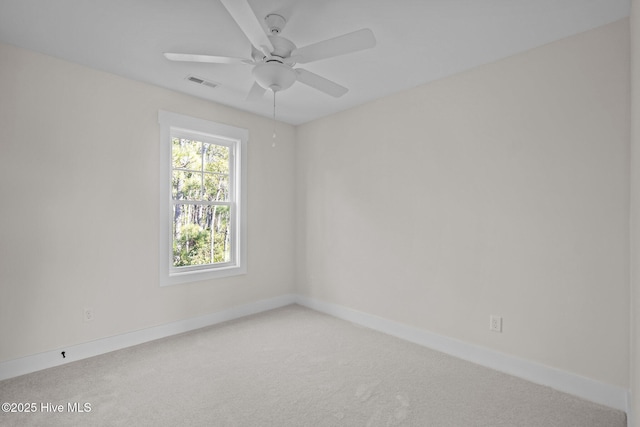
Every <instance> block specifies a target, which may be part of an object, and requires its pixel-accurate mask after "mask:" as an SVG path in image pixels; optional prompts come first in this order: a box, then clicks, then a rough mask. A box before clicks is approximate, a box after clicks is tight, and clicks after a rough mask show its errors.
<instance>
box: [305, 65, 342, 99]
mask: <svg viewBox="0 0 640 427" xmlns="http://www.w3.org/2000/svg"><path fill="white" fill-rule="evenodd" d="M295 71H296V74H297V75H298V81H299V82H300V83H304V84H306V85H307V86H311V87H312V88H314V89H318V90H319V91H320V92H324V93H326V94H328V95H331V96H333V97H335V98H339V97H341V96H342V95H344V94H345V93H347V92H348V91H349V89H347V88H346V87H344V86H340V85H339V84H338V83H334V82H332V81H331V80H327V79H325V78H324V77H321V76H319V75H317V74H315V73H312V72H311V71H307V70H303V69H302V68H296V69H295Z"/></svg>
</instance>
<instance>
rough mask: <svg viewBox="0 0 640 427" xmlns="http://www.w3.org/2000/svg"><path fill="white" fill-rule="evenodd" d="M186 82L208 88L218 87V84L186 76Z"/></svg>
mask: <svg viewBox="0 0 640 427" xmlns="http://www.w3.org/2000/svg"><path fill="white" fill-rule="evenodd" d="M187 80H189V81H190V82H192V83H197V84H199V85H204V86H209V87H211V88H216V87H218V86H220V84H219V83H215V82H212V81H210V80H205V79H203V78H201V77H196V76H188V77H187Z"/></svg>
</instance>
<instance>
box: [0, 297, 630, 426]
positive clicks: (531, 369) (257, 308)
mask: <svg viewBox="0 0 640 427" xmlns="http://www.w3.org/2000/svg"><path fill="white" fill-rule="evenodd" d="M294 303H297V304H300V305H302V306H305V307H308V308H311V309H313V310H316V311H320V312H323V313H326V314H330V315H332V316H335V317H338V318H341V319H344V320H347V321H350V322H353V323H356V324H359V325H362V326H365V327H368V328H370V329H374V330H377V331H380V332H383V333H386V334H389V335H393V336H396V337H398V338H402V339H404V340H407V341H410V342H414V343H416V344H419V345H422V346H425V347H428V348H431V349H434V350H438V351H441V352H443V353H446V354H450V355H452V356H455V357H458V358H460V359H464V360H467V361H470V362H473V363H477V364H478V365H482V366H486V367H488V368H491V369H495V370H497V371H500V372H504V373H507V374H510V375H513V376H516V377H519V378H523V379H525V380H528V381H531V382H534V383H537V384H541V385H545V386H548V387H551V388H554V389H556V390H559V391H563V392H565V393H569V394H573V395H574V396H578V397H581V398H583V399H587V400H590V401H592V402H596V403H599V404H601V405H605V406H608V407H611V408H615V409H619V410H622V411H625V412H626V413H627V414H629V402H630V399H629V398H630V393H629V390H626V389H624V388H621V387H617V386H613V385H610V384H605V383H602V382H599V381H595V380H592V379H589V378H585V377H582V376H580V375H576V374H572V373H569V372H565V371H562V370H559V369H556V368H552V367H549V366H545V365H541V364H538V363H535V362H531V361H527V360H523V359H519V358H517V357H514V356H509V355H507V354H504V353H500V352H497V351H494V350H490V349H487V348H484V347H480V346H476V345H473V344H469V343H465V342H462V341H458V340H455V339H453V338H448V337H445V336H441V335H437V334H434V333H431V332H428V331H425V330H422V329H418V328H414V327H411V326H408V325H404V324H401V323H397V322H393V321H391V320H387V319H384V318H381V317H378V316H373V315H371V314H367V313H363V312H360V311H356V310H353V309H350V308H347V307H343V306H339V305H335V304H331V303H327V302H323V301H319V300H316V299H312V298H308V297H304V296H300V295H293V294H289V295H283V296H280V297H275V298H271V299H267V300H261V301H257V302H253V303H249V304H245V305H241V306H238V307H232V308H229V309H226V310H223V311H220V312H216V313H212V314H208V315H205V316H200V317H196V318H191V319H185V320H180V321H176V322H172V323H167V324H165V325H160V326H155V327H152V328H147V329H142V330H139V331H134V332H129V333H126V334H122V335H117V336H113V337H108V338H102V339H99V340H95V341H90V342H87V343H82V344H77V345H73V346H70V347H64V348H59V349H57V350H52V351H47V352H44V353H39V354H34V355H30V356H25V357H22V358H19V359H14V360H9V361H5V362H0V380H3V379H7V378H12V377H16V376H19V375H24V374H28V373H31V372H35V371H39V370H41V369H46V368H51V367H54V366H58V365H63V364H65V363H69V362H73V361H76V360H81V359H85V358H88V357H93V356H97V355H100V354H104V353H108V352H110V351H115V350H120V349H122V348H126V347H130V346H134V345H137V344H142V343H145V342H148V341H153V340H156V339H160V338H164V337H168V336H171V335H175V334H180V333H183V332H188V331H191V330H194V329H198V328H202V327H205V326H210V325H215V324H218V323H222V322H226V321H228V320H233V319H238V318H241V317H244V316H249V315H251V314H256V313H261V312H263V311H268V310H272V309H275V308H279V307H284V306H286V305H289V304H294ZM62 351H64V352H65V355H66V358H64V359H63V358H62V356H61V354H60V353H61V352H62ZM628 418H630V417H628Z"/></svg>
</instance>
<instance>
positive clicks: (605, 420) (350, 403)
mask: <svg viewBox="0 0 640 427" xmlns="http://www.w3.org/2000/svg"><path fill="white" fill-rule="evenodd" d="M0 402H16V403H18V402H20V403H23V404H24V403H31V402H33V403H35V404H36V406H37V407H36V409H37V410H36V412H35V413H0V425H3V426H5V425H9V426H44V425H46V426H56V425H65V426H66V425H78V426H92V425H97V426H118V425H122V426H125V425H126V426H278V427H283V426H314V427H315V426H452V427H464V426H491V427H496V426H510V427H512V426H519V427H527V426H545V427H550V426H562V427H567V426H576V427H578V426H579V427H590V426H606V427H624V426H626V417H625V414H624V413H623V412H620V411H617V410H614V409H610V408H607V407H604V406H600V405H597V404H595V403H591V402H587V401H584V400H581V399H579V398H577V397H573V396H570V395H567V394H564V393H561V392H558V391H555V390H552V389H550V388H547V387H542V386H538V385H535V384H532V383H529V382H527V381H524V380H520V379H517V378H514V377H511V376H508V375H505V374H502V373H499V372H495V371H492V370H490V369H486V368H483V367H480V366H477V365H474V364H472V363H468V362H465V361H462V360H459V359H456V358H453V357H450V356H447V355H444V354H442V353H438V352H435V351H432V350H429V349H426V348H424V347H420V346H418V345H415V344H412V343H408V342H405V341H402V340H400V339H397V338H394V337H390V336H387V335H384V334H381V333H379V332H375V331H372V330H369V329H365V328H362V327H359V326H356V325H353V324H351V323H348V322H345V321H343V320H340V319H336V318H333V317H330V316H327V315H324V314H320V313H317V312H315V311H312V310H309V309H307V308H303V307H300V306H296V305H292V306H288V307H284V308H281V309H277V310H273V311H270V312H266V313H262V314H258V315H254V316H250V317H246V318H243V319H239V320H235V321H232V322H227V323H224V324H220V325H216V326H212V327H208V328H204V329H200V330H197V331H193V332H190V333H187V334H182V335H178V336H174V337H169V338H165V339H162V340H158V341H154V342H150V343H147V344H143V345H139V346H136V347H131V348H128V349H124V350H120V351H116V352H112V353H108V354H105V355H101V356H98V357H93V358H90V359H85V360H81V361H78V362H74V363H70V364H67V365H63V366H59V367H55V368H51V369H47V370H43V371H40V372H35V373H33V374H29V375H24V376H21V377H17V378H12V379H9V380H5V381H1V382H0ZM85 403H87V404H89V405H88V406H85V405H84V404H85ZM49 404H50V405H49ZM69 404H71V408H70V407H69ZM58 405H62V407H63V408H62V409H63V410H62V411H56V412H53V409H56V408H57V409H59V407H57V406H58ZM74 405H75V407H74ZM74 408H76V409H78V408H79V409H83V410H84V412H79V411H77V410H76V411H75V412H71V411H70V409H74ZM87 409H90V411H87Z"/></svg>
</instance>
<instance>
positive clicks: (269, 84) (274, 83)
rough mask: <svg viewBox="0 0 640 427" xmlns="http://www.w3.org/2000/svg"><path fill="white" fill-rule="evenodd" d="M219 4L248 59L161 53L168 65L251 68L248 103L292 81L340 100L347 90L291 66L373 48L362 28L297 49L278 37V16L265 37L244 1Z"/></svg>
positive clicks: (270, 22)
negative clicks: (246, 46)
mask: <svg viewBox="0 0 640 427" xmlns="http://www.w3.org/2000/svg"><path fill="white" fill-rule="evenodd" d="M220 2H221V3H222V5H223V6H224V7H225V9H227V11H228V12H229V15H231V17H232V18H233V20H234V21H235V22H236V23H237V24H238V27H240V29H241V30H242V32H243V33H244V34H245V36H246V38H247V39H248V40H249V42H250V43H251V45H252V46H253V53H252V55H251V58H246V59H245V58H235V57H225V56H215V55H200V54H184V53H165V54H164V56H165V57H166V58H167V59H169V60H171V61H186V62H199V63H216V64H227V65H242V64H248V65H253V66H254V68H253V77H254V79H255V81H256V83H255V84H254V85H253V87H252V88H251V90H250V91H249V96H248V97H247V99H248V100H250V101H251V100H258V99H260V98H262V96H263V95H264V92H265V91H266V90H271V91H273V93H274V94H275V92H277V91H283V90H286V89H288V88H290V87H291V86H292V85H293V84H294V83H295V82H296V81H299V82H300V83H302V84H305V85H307V86H310V87H312V88H314V89H316V90H319V91H321V92H324V93H326V94H328V95H330V96H333V97H340V96H342V95H344V94H345V93H347V92H348V90H349V89H347V88H346V87H344V86H341V85H339V84H338V83H335V82H333V81H331V80H328V79H326V78H324V77H322V76H319V75H317V74H315V73H312V72H311V71H308V70H305V69H302V68H294V66H295V65H296V64H306V63H310V62H313V61H319V60H321V59H326V58H331V57H335V56H339V55H345V54H348V53H352V52H357V51H360V50H364V49H370V48H372V47H374V46H375V45H376V39H375V37H374V35H373V32H372V31H371V30H370V29H368V28H364V29H361V30H358V31H354V32H352V33H348V34H344V35H342V36H338V37H334V38H332V39H329V40H324V41H321V42H317V43H313V44H311V45H308V46H305V47H302V48H297V47H296V45H295V44H294V43H293V42H291V41H290V40H287V39H286V38H284V37H282V36H280V33H281V32H282V30H283V29H284V26H285V24H286V20H285V18H284V17H282V16H281V15H278V14H275V13H271V14H268V15H267V16H266V17H265V18H264V21H265V24H266V27H267V28H268V29H269V34H267V33H266V32H265V31H264V29H263V26H262V24H261V23H260V20H259V19H258V17H257V16H256V15H255V14H254V12H253V10H252V9H251V6H250V5H249V3H248V0H220Z"/></svg>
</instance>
